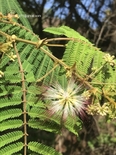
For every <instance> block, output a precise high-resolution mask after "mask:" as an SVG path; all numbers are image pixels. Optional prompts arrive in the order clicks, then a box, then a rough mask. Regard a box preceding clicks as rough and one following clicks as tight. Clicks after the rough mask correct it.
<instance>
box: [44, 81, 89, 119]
mask: <svg viewBox="0 0 116 155" xmlns="http://www.w3.org/2000/svg"><path fill="white" fill-rule="evenodd" d="M43 96H44V97H45V98H44V99H45V100H48V101H49V104H48V111H49V113H50V115H53V114H59V113H60V114H61V116H62V119H63V120H66V118H67V117H68V116H73V117H75V116H76V115H77V116H80V117H81V118H83V117H84V116H85V110H86V107H87V104H88V101H87V100H86V98H85V96H84V95H83V94H82V89H81V86H77V85H76V83H75V81H74V80H73V79H70V80H69V81H68V84H67V87H66V88H65V89H63V88H62V86H61V85H59V84H58V83H55V84H53V85H52V86H49V87H48V88H47V90H46V92H45V93H43Z"/></svg>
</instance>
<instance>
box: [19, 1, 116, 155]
mask: <svg viewBox="0 0 116 155" xmlns="http://www.w3.org/2000/svg"><path fill="white" fill-rule="evenodd" d="M18 2H19V3H20V5H21V6H22V8H23V10H24V11H25V13H26V14H27V16H26V18H28V20H29V21H30V23H31V25H32V28H33V31H34V32H35V33H36V34H38V35H39V36H40V38H41V39H42V38H46V37H47V38H51V37H53V36H52V35H50V34H46V33H45V32H43V29H44V28H46V27H50V26H56V27H57V26H61V25H66V26H69V27H71V28H73V29H75V30H76V31H78V32H79V33H80V34H81V35H83V36H84V37H86V38H87V39H88V40H89V41H91V42H92V43H93V44H94V45H95V46H97V47H98V48H100V49H101V50H102V51H103V52H109V53H110V54H111V55H115V57H116V0H18ZM28 15H29V16H28ZM20 18H21V17H20ZM51 50H52V52H53V54H54V55H55V56H57V57H59V58H61V57H62V52H63V49H61V48H58V47H57V48H56V47H54V48H51ZM115 121H116V120H112V122H107V123H106V118H103V117H102V118H101V117H98V116H94V117H88V119H87V120H86V121H85V122H84V124H83V129H82V130H81V131H80V133H79V137H76V136H75V135H73V134H71V133H69V132H68V131H62V135H52V134H51V133H50V134H49V133H48V132H45V131H43V132H42V131H38V139H39V140H38V141H42V142H43V141H44V142H45V143H46V144H48V145H52V146H54V147H55V148H56V150H58V151H59V152H62V153H63V155H116V122H115ZM35 137H36V136H35Z"/></svg>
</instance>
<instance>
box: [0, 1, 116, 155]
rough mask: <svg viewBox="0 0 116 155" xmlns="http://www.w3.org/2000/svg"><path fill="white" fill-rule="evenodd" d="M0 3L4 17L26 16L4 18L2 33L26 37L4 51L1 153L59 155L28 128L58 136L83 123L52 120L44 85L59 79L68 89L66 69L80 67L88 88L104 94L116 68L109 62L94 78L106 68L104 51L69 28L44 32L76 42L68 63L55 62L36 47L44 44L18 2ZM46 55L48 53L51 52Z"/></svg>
mask: <svg viewBox="0 0 116 155" xmlns="http://www.w3.org/2000/svg"><path fill="white" fill-rule="evenodd" d="M0 2H1V6H0V11H1V12H2V13H3V14H5V15H7V14H8V13H9V12H11V11H12V10H13V11H15V13H17V14H18V15H19V17H20V16H21V17H20V19H19V21H18V22H17V21H16V20H15V21H12V22H11V21H6V22H5V21H3V20H1V21H0V32H5V34H7V37H10V36H11V37H12V36H13V35H15V36H16V37H18V38H20V39H23V40H18V39H17V40H16V42H15V43H13V46H14V47H10V49H8V51H7V52H8V53H7V52H4V53H2V52H1V53H0V54H1V55H0V56H1V57H0V71H2V72H3V73H4V76H2V77H0V132H1V137H0V147H1V148H0V154H1V155H12V154H15V153H19V154H22V152H23V151H24V155H26V154H27V153H28V152H29V151H31V153H32V154H33V153H36V154H43V155H52V154H53V155H60V153H58V152H57V151H55V150H54V149H53V148H51V147H48V146H46V145H44V144H42V143H38V140H37V141H36V142H31V140H30V135H28V130H31V131H35V129H37V130H45V131H48V132H53V133H59V132H60V130H61V128H62V127H63V125H64V126H65V127H66V128H67V129H68V130H69V131H71V132H72V133H74V134H76V135H78V131H79V130H80V129H81V121H80V119H76V120H74V119H73V118H72V119H69V120H67V121H66V123H65V124H62V121H61V120H60V118H58V117H57V119H56V117H55V116H54V117H50V118H48V116H47V115H46V104H45V103H44V102H43V101H42V96H41V90H40V88H41V86H44V85H49V84H51V83H53V82H55V81H58V82H59V83H60V84H61V85H62V86H63V87H64V88H65V85H66V82H67V75H66V73H67V68H66V67H68V69H69V68H71V67H72V66H73V65H74V64H76V74H78V75H79V76H80V77H81V78H82V80H85V81H86V83H87V82H88V85H89V84H91V87H92V88H93V87H96V88H99V89H100V91H101V92H102V90H101V87H103V86H104V84H105V82H107V83H109V84H110V83H116V78H115V77H116V66H114V67H112V66H110V65H109V64H107V65H106V66H104V67H103V68H101V70H100V71H98V72H96V73H95V74H94V76H91V73H94V72H93V71H92V68H93V67H96V68H97V69H99V68H100V67H101V66H102V65H104V63H105V60H104V59H103V56H104V53H102V52H101V51H99V50H98V49H97V48H95V47H94V46H93V45H92V44H91V43H90V42H89V41H88V40H87V39H85V38H84V37H82V36H81V35H80V34H78V33H77V32H75V31H74V30H72V29H70V28H68V27H65V26H62V27H60V28H48V29H46V30H45V31H46V32H51V33H53V34H57V35H65V36H67V37H71V38H73V37H74V38H75V39H74V40H70V41H69V42H68V43H67V45H66V48H65V52H64V55H63V60H57V61H55V59H53V57H52V56H50V55H49V54H51V55H52V53H51V52H50V51H49V49H48V47H47V46H45V45H44V46H43V45H41V46H42V48H41V46H39V47H38V48H37V43H38V41H41V40H40V38H39V37H38V36H37V35H35V34H34V33H33V32H32V30H31V27H30V25H29V23H28V20H27V19H26V18H25V17H24V13H23V11H22V9H21V8H20V6H19V5H18V3H17V1H16V0H10V1H9V0H6V1H4V0H0ZM19 23H21V24H23V26H22V25H21V24H19ZM0 34H1V33H0ZM3 36H4V37H1V38H0V39H1V42H2V43H3V42H4V43H7V42H8V40H7V39H8V38H5V37H6V36H5V35H3ZM26 41H27V42H26ZM30 42H31V43H30ZM34 43H35V44H34ZM15 44H16V45H15ZM45 51H47V52H48V53H47V54H46V52H45ZM10 52H12V53H13V54H15V55H17V58H16V59H15V61H11V60H10V56H9V55H8V54H9V53H10ZM115 62H116V61H115ZM56 63H57V66H56V67H55V65H56ZM62 63H63V64H62ZM76 74H75V77H76V76H77V75H76ZM89 76H90V77H89ZM77 78H78V76H77ZM81 82H82V81H81ZM92 82H93V83H92ZM86 83H85V84H86ZM97 83H98V84H97ZM99 83H100V84H99ZM101 83H103V84H101ZM88 85H86V88H87V86H88ZM101 95H102V94H100V95H99V94H96V96H97V97H98V96H100V97H101ZM114 97H115V95H113V96H112V98H113V99H114ZM75 122H76V123H75ZM25 150H26V151H25Z"/></svg>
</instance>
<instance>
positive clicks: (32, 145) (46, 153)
mask: <svg viewBox="0 0 116 155" xmlns="http://www.w3.org/2000/svg"><path fill="white" fill-rule="evenodd" d="M28 148H29V149H30V150H31V151H33V152H36V153H38V154H41V155H62V154H61V153H58V152H56V151H55V150H54V149H53V148H50V147H48V146H45V145H43V144H41V143H37V142H29V144H28Z"/></svg>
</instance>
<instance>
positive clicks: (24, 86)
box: [14, 43, 28, 155]
mask: <svg viewBox="0 0 116 155" xmlns="http://www.w3.org/2000/svg"><path fill="white" fill-rule="evenodd" d="M14 50H15V52H16V55H17V59H18V63H19V67H20V73H21V81H22V92H23V101H22V102H23V119H24V120H23V126H24V155H27V136H28V134H27V112H26V85H25V77H24V70H23V66H22V63H21V59H20V55H19V53H18V50H17V47H16V43H14Z"/></svg>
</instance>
